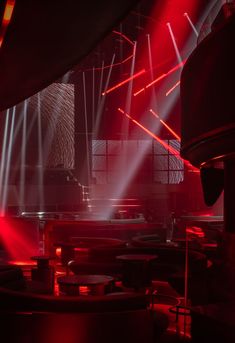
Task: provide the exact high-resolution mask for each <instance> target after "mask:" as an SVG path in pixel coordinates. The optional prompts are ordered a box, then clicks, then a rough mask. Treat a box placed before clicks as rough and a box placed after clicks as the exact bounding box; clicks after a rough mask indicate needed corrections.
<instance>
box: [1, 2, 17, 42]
mask: <svg viewBox="0 0 235 343" xmlns="http://www.w3.org/2000/svg"><path fill="white" fill-rule="evenodd" d="M14 7H15V0H7V2H6V6H5V10H4V14H3V20H2V25H1V29H0V47H1V46H2V43H3V39H4V36H5V34H6V30H7V26H8V25H9V23H10V20H11V17H12V13H13V10H14Z"/></svg>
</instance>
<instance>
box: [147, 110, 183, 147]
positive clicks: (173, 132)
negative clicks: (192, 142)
mask: <svg viewBox="0 0 235 343" xmlns="http://www.w3.org/2000/svg"><path fill="white" fill-rule="evenodd" d="M149 112H151V113H152V115H154V117H156V118H158V119H159V121H160V122H161V123H162V125H164V126H165V128H166V129H167V130H168V131H169V132H170V133H171V134H172V135H173V136H174V137H175V138H176V139H177V140H178V141H179V142H180V141H181V138H180V136H179V135H177V133H176V132H175V131H174V130H173V129H172V128H171V127H170V126H169V125H167V123H165V121H164V120H162V119H161V118H160V117H159V115H158V114H157V113H156V112H154V110H152V109H150V110H149Z"/></svg>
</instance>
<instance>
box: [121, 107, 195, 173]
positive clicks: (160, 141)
mask: <svg viewBox="0 0 235 343" xmlns="http://www.w3.org/2000/svg"><path fill="white" fill-rule="evenodd" d="M117 110H118V111H119V112H121V113H122V114H125V116H126V117H127V118H128V119H130V120H131V121H132V122H133V123H134V124H136V125H137V126H139V127H140V128H141V129H142V130H143V131H145V132H146V133H147V134H148V135H149V136H151V137H153V138H154V139H155V140H156V141H157V142H158V143H160V144H161V145H162V146H163V147H164V148H165V149H166V150H168V151H169V152H170V153H171V154H172V155H175V157H177V158H178V159H180V160H182V161H183V162H184V164H185V165H187V166H188V167H190V168H191V169H193V170H194V171H198V169H197V168H195V167H194V166H192V165H191V164H190V163H189V162H188V161H186V160H184V159H183V158H182V157H181V156H180V155H179V152H178V151H177V150H175V149H174V148H173V147H171V146H170V145H169V144H167V143H166V142H164V141H163V140H162V139H161V138H159V137H158V136H157V135H155V134H154V133H153V132H151V131H150V130H148V129H147V128H146V127H145V126H143V125H142V124H141V123H140V122H138V121H137V120H135V119H134V118H132V117H131V116H130V115H129V114H128V113H126V112H125V111H123V109H121V108H120V107H118V109H117Z"/></svg>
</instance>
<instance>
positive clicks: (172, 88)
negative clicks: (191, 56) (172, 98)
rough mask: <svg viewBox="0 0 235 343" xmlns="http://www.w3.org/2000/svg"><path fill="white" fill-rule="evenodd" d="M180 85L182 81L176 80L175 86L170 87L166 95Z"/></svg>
mask: <svg viewBox="0 0 235 343" xmlns="http://www.w3.org/2000/svg"><path fill="white" fill-rule="evenodd" d="M179 85H180V81H178V82H176V84H174V86H173V87H171V88H170V89H169V91H167V92H166V96H168V95H169V94H170V93H171V92H173V90H174V89H175V88H176V87H178V86H179Z"/></svg>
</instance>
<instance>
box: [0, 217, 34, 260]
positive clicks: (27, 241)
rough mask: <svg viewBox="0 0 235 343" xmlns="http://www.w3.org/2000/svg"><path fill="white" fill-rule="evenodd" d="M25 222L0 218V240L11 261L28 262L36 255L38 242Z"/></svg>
mask: <svg viewBox="0 0 235 343" xmlns="http://www.w3.org/2000/svg"><path fill="white" fill-rule="evenodd" d="M32 229H33V228H32V227H31V226H29V225H28V224H27V222H24V221H21V220H19V221H18V220H14V219H11V218H7V217H0V240H1V242H2V244H3V246H4V247H5V250H6V252H7V253H8V255H9V259H10V260H12V261H21V262H23V261H27V262H26V263H28V261H29V260H30V257H31V256H34V255H37V254H38V242H37V240H36V239H35V236H37V235H36V234H35V235H33V232H32Z"/></svg>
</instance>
